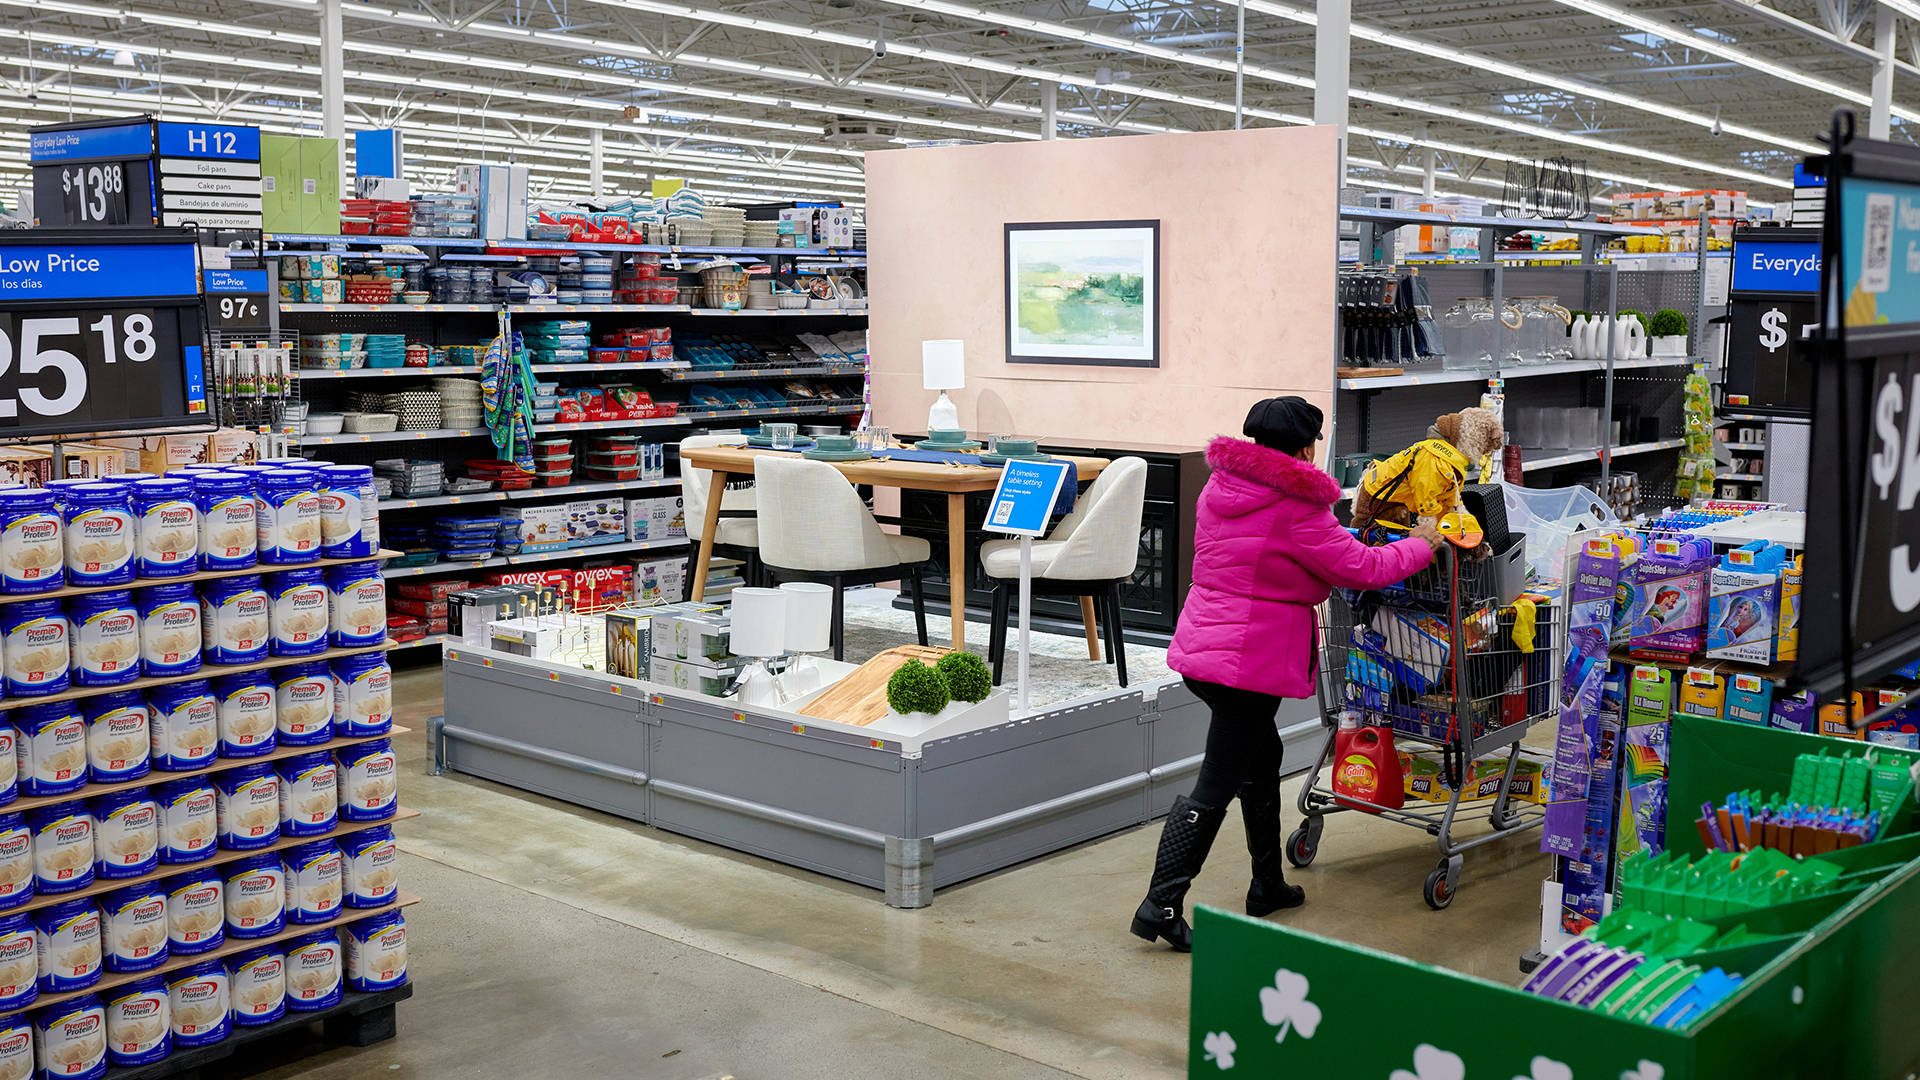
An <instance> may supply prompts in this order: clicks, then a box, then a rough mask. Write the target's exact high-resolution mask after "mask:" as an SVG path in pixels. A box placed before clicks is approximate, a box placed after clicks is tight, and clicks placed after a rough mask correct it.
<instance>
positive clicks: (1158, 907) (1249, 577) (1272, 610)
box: [1133, 397, 1442, 952]
mask: <svg viewBox="0 0 1920 1080" xmlns="http://www.w3.org/2000/svg"><path fill="white" fill-rule="evenodd" d="M1321 421H1322V416H1321V412H1320V410H1319V409H1318V408H1316V407H1315V406H1313V405H1311V404H1309V403H1308V402H1306V401H1304V400H1302V399H1300V398H1297V397H1285V398H1268V399H1267V400H1265V401H1262V402H1260V403H1258V404H1256V405H1255V406H1254V407H1253V409H1252V411H1250V412H1248V413H1247V422H1246V425H1245V427H1244V428H1243V430H1244V431H1245V433H1246V435H1247V436H1248V437H1249V438H1251V439H1253V442H1243V441H1241V440H1239V439H1233V438H1227V437H1221V438H1217V439H1215V440H1213V442H1212V444H1211V445H1209V446H1208V447H1207V464H1208V465H1210V466H1212V467H1213V475H1212V477H1211V478H1209V479H1208V480H1207V485H1206V487H1205V488H1204V489H1203V490H1202V491H1201V492H1200V507H1199V521H1198V529H1197V531H1196V534H1195V537H1194V553H1193V587H1192V589H1191V591H1189V592H1188V593H1187V600H1186V604H1185V606H1184V607H1183V608H1182V609H1181V611H1180V625H1179V628H1178V629H1177V630H1175V631H1174V635H1173V645H1172V647H1171V648H1169V649H1168V650H1167V666H1168V667H1171V668H1172V669H1173V670H1175V671H1177V672H1179V673H1180V674H1181V675H1183V676H1185V677H1186V684H1187V687H1188V689H1190V690H1192V691H1193V692H1194V694H1195V695H1197V696H1198V697H1199V698H1200V699H1201V700H1202V701H1204V702H1206V703H1207V705H1208V707H1209V708H1211V709H1212V710H1213V722H1212V724H1211V726H1209V728H1208V729H1207V753H1206V758H1205V759H1204V760H1203V761H1202V762H1201V764H1200V777H1199V779H1198V781H1197V782H1196V783H1195V784H1194V787H1193V793H1192V794H1191V795H1185V796H1181V797H1180V798H1177V799H1175V800H1174V803H1173V810H1172V811H1171V812H1170V813H1168V815H1167V824H1166V828H1165V830H1164V831H1163V832H1161V834H1160V852H1159V856H1158V857H1157V858H1156V859H1155V860H1154V867H1153V884H1152V885H1151V886H1150V887H1149V888H1148V889H1147V898H1146V899H1145V900H1143V901H1141V903H1140V910H1139V911H1138V912H1136V913H1135V914H1134V917H1133V932H1134V933H1135V934H1138V935H1139V936H1140V937H1143V938H1146V939H1147V940H1148V941H1152V940H1154V939H1155V938H1165V939H1166V940H1167V943H1168V944H1170V945H1172V946H1173V947H1174V949H1175V950H1177V951H1179V952H1187V951H1188V950H1190V949H1191V948H1192V931H1191V929H1190V928H1189V927H1188V926H1187V920H1186V917H1185V916H1184V915H1183V914H1182V908H1183V904H1184V902H1185V900H1186V895H1187V887H1188V886H1189V885H1190V884H1192V882H1193V878H1194V876H1195V875H1196V874H1198V873H1199V872H1200V865H1201V864H1202V863H1203V862H1205V861H1206V857H1207V851H1208V849H1210V848H1211V847H1212V846H1213V838H1214V836H1215V835H1216V834H1217V833H1218V832H1219V831H1220V822H1221V821H1222V820H1223V819H1225V817H1226V807H1227V803H1228V802H1229V801H1230V800H1232V799H1233V798H1235V797H1238V798H1239V800H1240V813H1241V817H1242V818H1243V819H1244V820H1245V822H1246V827H1247V850H1248V852H1249V853H1250V854H1251V855H1252V856H1253V884H1252V885H1251V887H1249V888H1248V890H1247V914H1249V915H1254V916H1262V915H1267V914H1269V913H1271V912H1274V911H1278V910H1280V909H1281V908H1290V907H1298V906H1299V905H1300V904H1302V903H1304V902H1305V901H1306V893H1305V891H1304V890H1303V889H1301V888H1300V887H1299V886H1298V885H1288V884H1287V881H1286V876H1285V874H1284V872H1283V871H1282V869H1281V851H1280V733H1279V731H1278V730H1277V729H1276V728H1275V726H1274V717H1275V715H1276V714H1277V713H1278V712H1279V709H1280V699H1281V698H1307V697H1312V696H1314V688H1313V680H1314V675H1315V671H1316V667H1317V664H1316V659H1317V653H1318V647H1317V646H1318V642H1317V640H1316V635H1315V631H1314V608H1315V607H1316V606H1317V605H1318V604H1320V602H1321V601H1324V600H1325V599H1326V598H1327V595H1328V594H1329V593H1330V592H1332V590H1333V589H1335V588H1336V587H1337V588H1348V589H1377V588H1379V587H1381V586H1383V585H1390V584H1393V583H1394V582H1397V581H1400V580H1402V579H1404V578H1406V577H1407V576H1408V575H1410V574H1412V573H1414V572H1415V571H1418V570H1422V569H1424V568H1425V567H1426V566H1427V564H1428V563H1430V562H1432V561H1433V553H1434V551H1435V549H1437V548H1438V547H1439V545H1440V544H1441V542H1442V541H1441V537H1440V534H1439V533H1437V532H1435V531H1434V530H1433V528H1432V527H1431V526H1420V527H1418V528H1416V529H1414V530H1413V537H1412V538H1410V539H1407V540H1401V541H1398V542H1396V543H1392V544H1388V545H1387V546H1385V547H1377V548H1373V547H1368V546H1366V545H1365V544H1362V543H1361V542H1360V541H1358V540H1355V539H1354V538H1353V536H1352V534H1350V533H1348V532H1347V531H1346V530H1345V529H1344V528H1342V527H1341V526H1340V523H1339V522H1338V521H1336V520H1334V517H1333V510H1332V507H1333V504H1334V503H1335V502H1338V501H1339V499H1340V485H1339V484H1337V483H1335V482H1334V479H1333V477H1331V476H1328V475H1327V474H1326V473H1324V472H1322V471H1320V470H1319V469H1318V468H1315V467H1314V464H1313V459H1314V451H1315V449H1316V444H1317V443H1318V441H1319V440H1320V438H1321V434H1320V425H1321Z"/></svg>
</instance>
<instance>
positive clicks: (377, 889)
mask: <svg viewBox="0 0 1920 1080" xmlns="http://www.w3.org/2000/svg"><path fill="white" fill-rule="evenodd" d="M344 865H345V870H346V886H347V895H349V896H351V897H352V898H353V906H354V907H378V906H379V905H381V904H384V903H386V902H387V901H388V900H390V899H392V898H393V896H394V895H395V894H396V893H398V892H399V889H400V845H399V844H398V843H397V842H395V841H394V840H392V839H386V840H380V841H377V842H375V843H372V844H368V845H367V846H366V847H363V848H360V849H358V850H356V851H353V852H351V853H350V854H349V855H348V858H347V861H346V863H345V864H344Z"/></svg>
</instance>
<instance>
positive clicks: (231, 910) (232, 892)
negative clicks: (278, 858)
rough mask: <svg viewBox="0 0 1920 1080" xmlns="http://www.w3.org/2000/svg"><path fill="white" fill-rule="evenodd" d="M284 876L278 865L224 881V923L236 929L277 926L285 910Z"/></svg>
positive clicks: (285, 881) (285, 886)
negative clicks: (225, 903) (225, 893)
mask: <svg viewBox="0 0 1920 1080" xmlns="http://www.w3.org/2000/svg"><path fill="white" fill-rule="evenodd" d="M286 892H287V879H286V876H285V875H284V874H283V873H282V872H281V871H280V869H279V868H278V867H270V868H267V869H263V870H249V871H247V872H246V873H245V874H242V875H240V876H239V877H235V878H232V879H230V880H228V882H227V925H228V926H231V927H233V928H234V929H235V930H255V931H258V930H261V929H264V928H267V927H276V928H277V927H278V926H279V924H280V921H281V919H282V917H283V916H284V915H285V912H286V901H287V896H286Z"/></svg>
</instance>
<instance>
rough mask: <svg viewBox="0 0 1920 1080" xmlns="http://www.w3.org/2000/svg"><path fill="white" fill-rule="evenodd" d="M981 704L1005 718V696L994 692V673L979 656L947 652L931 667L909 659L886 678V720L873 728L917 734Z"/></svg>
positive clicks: (904, 733)
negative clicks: (990, 706) (994, 709)
mask: <svg viewBox="0 0 1920 1080" xmlns="http://www.w3.org/2000/svg"><path fill="white" fill-rule="evenodd" d="M989 699H991V700H989ZM982 703H986V704H990V705H994V706H996V709H997V714H998V715H1002V716H1004V713H1005V709H1006V695H1005V694H1004V693H1000V694H996V693H995V692H994V689H993V672H992V671H991V670H990V669H989V668H988V667H987V662H986V661H984V660H982V659H980V658H979V657H978V656H975V655H974V654H972V653H968V652H956V653H949V654H947V655H946V656H943V657H941V658H940V660H939V662H938V663H936V664H934V665H933V666H932V667H929V666H927V665H926V664H923V663H921V662H920V661H918V660H908V661H907V662H906V663H904V664H902V665H900V667H899V668H897V669H895V671H894V673H893V674H892V675H891V676H890V677H888V679H887V718H886V720H885V721H883V722H880V723H879V724H877V725H876V726H878V727H881V728H883V729H885V730H887V731H891V732H894V733H896V734H899V735H918V734H920V733H921V732H924V731H928V730H930V729H932V728H933V727H934V725H936V724H941V723H944V722H946V721H948V720H951V719H953V718H954V717H956V716H959V715H960V714H961V713H964V712H966V711H968V710H969V709H973V708H975V707H977V706H980V705H981V704H982ZM989 722H991V720H989Z"/></svg>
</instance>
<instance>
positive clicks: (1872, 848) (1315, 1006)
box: [1187, 717, 1920, 1080]
mask: <svg viewBox="0 0 1920 1080" xmlns="http://www.w3.org/2000/svg"><path fill="white" fill-rule="evenodd" d="M1848 748H1856V749H1857V748H1858V746H1857V744H1847V743H1842V742H1837V741H1836V740H1832V739H1828V738H1824V737H1821V736H1816V735H1802V734H1798V733H1794V732H1785V731H1773V730H1769V729H1766V728H1757V727H1747V726H1745V725H1733V724H1725V723H1721V722H1718V721H1714V720H1708V719H1702V718H1693V717H1675V718H1674V721H1673V725H1672V757H1671V759H1670V764H1669V770H1670V772H1669V781H1670V786H1669V790H1668V806H1669V807H1670V808H1672V809H1671V812H1670V825H1672V826H1675V827H1670V828H1669V830H1668V836H1669V837H1670V838H1671V839H1672V841H1673V846H1674V848H1675V850H1677V851H1679V852H1681V853H1684V854H1687V855H1689V856H1692V857H1697V856H1698V855H1700V854H1701V853H1702V845H1701V843H1700V839H1699V837H1698V836H1697V835H1693V830H1692V828H1691V826H1690V824H1689V823H1690V822H1691V820H1692V817H1693V815H1692V814H1690V813H1686V812H1685V810H1684V809H1683V808H1686V807H1693V808H1696V812H1697V808H1698V807H1699V806H1700V804H1701V803H1704V802H1709V801H1712V802H1719V801H1720V800H1721V799H1724V798H1725V797H1726V795H1727V794H1728V793H1729V792H1732V791H1735V790H1741V789H1746V788H1760V789H1761V790H1764V791H1773V790H1776V789H1781V790H1784V789H1785V787H1786V785H1787V777H1788V773H1789V770H1790V769H1791V767H1792V762H1793V759H1794V758H1795V757H1797V756H1798V755H1800V754H1802V753H1808V752H1815V753H1817V752H1818V751H1820V750H1821V749H1826V750H1828V751H1829V752H1835V751H1838V750H1841V749H1848ZM1874 749H1875V750H1876V751H1879V752H1887V753H1892V754H1894V755H1896V756H1903V757H1907V758H1909V759H1914V758H1920V755H1915V754H1912V753H1910V752H1907V751H1899V750H1892V749H1891V748H1888V747H1875V748H1874ZM1836 854H1837V855H1838V856H1843V857H1844V858H1843V859H1842V860H1841V861H1843V863H1844V865H1845V867H1846V868H1847V870H1848V871H1849V872H1850V873H1858V875H1859V877H1860V878H1861V879H1863V880H1865V883H1864V884H1861V885H1859V886H1858V887H1856V888H1849V889H1847V890H1844V891H1842V892H1841V893H1839V894H1835V895H1830V896H1825V897H1814V898H1811V899H1808V900H1802V901H1797V902H1795V903H1793V904H1786V905H1781V906H1779V907H1776V908H1765V909H1759V910H1757V911H1750V912H1742V913H1739V914H1736V915H1729V916H1725V917H1723V918H1721V919H1716V920H1711V921H1713V922H1715V923H1721V924H1725V925H1726V926H1728V927H1730V926H1732V925H1734V924H1745V925H1746V926H1747V927H1748V929H1749V930H1751V931H1753V932H1755V933H1759V934H1776V935H1779V936H1777V937H1773V938H1769V939H1768V940H1765V941H1759V942H1751V943H1749V944H1747V945H1744V946H1736V947H1734V948H1731V949H1727V950H1722V951H1720V952H1716V953H1709V954H1702V955H1701V956H1700V957H1699V960H1705V961H1707V965H1706V966H1712V965H1719V966H1722V967H1725V968H1726V969H1727V970H1728V971H1730V972H1737V973H1739V974H1742V975H1744V976H1745V977H1746V978H1745V981H1744V982H1743V983H1742V984H1741V986H1740V988H1739V989H1738V990H1736V991H1735V992H1734V993H1733V994H1732V995H1731V996H1730V997H1728V998H1727V999H1726V1000H1724V1001H1722V1002H1721V1003H1720V1004H1719V1005H1718V1006H1717V1007H1716V1008H1714V1009H1713V1010H1712V1011H1711V1012H1709V1013H1708V1014H1707V1015H1706V1016H1705V1017H1703V1018H1702V1019H1701V1020H1699V1021H1698V1022H1696V1023H1694V1024H1692V1025H1691V1026H1689V1027H1688V1028H1687V1029H1685V1030H1684V1031H1669V1030H1666V1029H1664V1028H1657V1027H1653V1026H1651V1025H1648V1024H1644V1023H1639V1022H1636V1021H1632V1020H1623V1019H1620V1018H1617V1017H1612V1016H1607V1015H1605V1014H1602V1013H1599V1012H1595V1011H1593V1010H1590V1009H1585V1008H1580V1007H1577V1006H1574V1005H1568V1004H1565V1003H1562V1002H1558V1001H1552V1000H1549V999H1547V998H1542V997H1536V996H1534V995H1532V994H1527V993H1522V992H1521V991H1520V990H1519V989H1517V988H1515V987H1511V986H1506V985H1502V984H1500V983H1494V982H1489V981H1487V980H1485V979H1479V978H1475V977H1473V976H1470V975H1462V974H1460V973H1458V972H1454V971H1449V970H1446V969H1444V968H1438V967H1433V966H1430V965H1427V964H1419V963H1415V962H1413V961H1411V960H1407V959H1405V958H1403V957H1398V956H1393V955H1390V954H1387V953H1382V952H1377V951H1374V950H1372V949H1363V948H1360V947H1358V946H1354V945H1348V944H1345V943H1343V942H1338V941H1333V940H1331V939H1328V938H1323V937H1319V936H1317V935H1313V934H1307V933H1302V932H1300V931H1297V930H1291V929H1288V928H1287V927H1285V926H1283V925H1280V924H1277V923H1270V922H1264V921H1261V920H1257V919H1249V918H1246V917H1244V916H1240V915H1236V914H1232V913H1230V912H1224V911H1219V910H1216V909H1213V908H1207V907H1202V908H1200V909H1199V911H1198V912H1197V913H1196V915H1195V921H1194V950H1193V991H1192V993H1193V1000H1192V1019H1191V1022H1190V1025H1191V1026H1190V1032H1189V1040H1188V1041H1189V1046H1188V1055H1189V1056H1188V1065H1187V1074H1188V1076H1189V1077H1211V1076H1218V1075H1220V1074H1222V1073H1227V1074H1228V1075H1230V1076H1259V1077H1279V1076H1305V1077H1328V1078H1334V1077H1339V1078H1346V1077H1359V1078H1370V1080H1371V1078H1378V1080H1486V1078H1492V1080H1509V1078H1511V1080H1753V1078H1756V1077H1766V1078H1768V1080H1784V1078H1792V1077H1805V1078H1815V1077H1818V1078H1821V1080H1890V1078H1904V1077H1906V1076H1907V1075H1908V1074H1909V1073H1910V1072H1912V1071H1913V1070H1914V1069H1915V1067H1916V1066H1920V1024H1915V1023H1913V1022H1912V1019H1911V1017H1912V1008H1913V1005H1914V1003H1915V1002H1916V1001H1920V996H1916V995H1920V838H1916V837H1911V836H1902V837H1896V838H1893V839H1890V840H1887V841H1882V842H1881V843H1877V844H1868V845H1864V846H1861V847H1858V848H1852V849H1848V850H1847V851H1845V852H1840V853H1836ZM1822 857H1823V858H1826V857H1828V856H1822ZM1334 899H1337V898H1334ZM1322 902H1328V901H1327V900H1324V899H1323V901H1322ZM1433 918H1435V919H1437V920H1447V919H1451V918H1454V916H1453V915H1451V914H1440V915H1435V916H1433ZM1436 929H1437V930H1438V929H1440V928H1438V927H1436ZM1445 929H1447V930H1448V932H1465V933H1471V928H1470V927H1457V926H1456V927H1450V928H1445ZM1516 959H1517V958H1516ZM1699 960H1695V959H1693V958H1690V962H1699Z"/></svg>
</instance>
